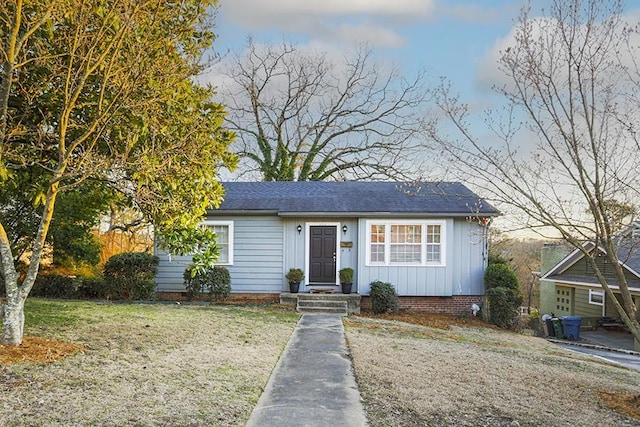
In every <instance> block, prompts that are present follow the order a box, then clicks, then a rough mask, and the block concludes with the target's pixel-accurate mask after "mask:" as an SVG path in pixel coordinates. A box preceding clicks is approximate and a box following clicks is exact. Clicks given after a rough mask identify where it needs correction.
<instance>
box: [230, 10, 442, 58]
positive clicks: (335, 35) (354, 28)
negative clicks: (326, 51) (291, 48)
mask: <svg viewBox="0 0 640 427" xmlns="http://www.w3.org/2000/svg"><path fill="white" fill-rule="evenodd" d="M221 8H222V13H223V14H224V15H225V17H226V18H227V19H228V20H229V21H230V22H232V23H233V24H234V25H238V26H242V27H244V28H246V29H247V31H248V32H252V31H259V30H278V31H281V32H296V33H299V34H301V35H303V36H306V37H308V38H312V39H317V40H320V41H331V42H339V43H349V44H358V43H367V44H369V45H370V46H373V47H385V48H389V47H399V46H402V45H403V44H404V43H405V40H404V38H403V37H402V36H401V35H400V34H399V33H398V32H397V31H396V28H395V27H394V25H393V24H392V23H401V22H415V21H416V20H419V19H425V18H427V17H429V16H430V15H431V14H432V13H433V9H434V0H394V1H389V0H307V1H301V0H272V1H269V2H267V1H255V0H228V2H222V4H221Z"/></svg>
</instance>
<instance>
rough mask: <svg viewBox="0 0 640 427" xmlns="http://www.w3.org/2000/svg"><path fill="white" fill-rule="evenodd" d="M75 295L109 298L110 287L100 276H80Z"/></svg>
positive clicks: (82, 297)
mask: <svg viewBox="0 0 640 427" xmlns="http://www.w3.org/2000/svg"><path fill="white" fill-rule="evenodd" d="M77 296H78V298H80V299H110V298H111V289H109V286H107V283H106V282H105V280H104V279H103V278H102V277H81V278H80V279H79V283H78V290H77Z"/></svg>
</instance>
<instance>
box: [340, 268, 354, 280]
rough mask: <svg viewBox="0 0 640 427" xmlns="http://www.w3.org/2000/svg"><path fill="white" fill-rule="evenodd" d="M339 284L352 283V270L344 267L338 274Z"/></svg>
mask: <svg viewBox="0 0 640 427" xmlns="http://www.w3.org/2000/svg"><path fill="white" fill-rule="evenodd" d="M338 275H339V276H340V283H353V268H350V267H345V268H343V269H341V270H340V271H339V272H338Z"/></svg>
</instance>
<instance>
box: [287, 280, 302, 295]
mask: <svg viewBox="0 0 640 427" xmlns="http://www.w3.org/2000/svg"><path fill="white" fill-rule="evenodd" d="M299 290H300V282H289V292H291V293H292V294H297V293H298V291H299Z"/></svg>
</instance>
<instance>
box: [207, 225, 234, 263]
mask: <svg viewBox="0 0 640 427" xmlns="http://www.w3.org/2000/svg"><path fill="white" fill-rule="evenodd" d="M204 226H205V227H208V228H209V229H210V230H211V231H213V232H214V233H216V238H217V240H216V242H217V244H218V250H219V256H218V262H217V263H216V264H221V265H232V264H233V221H205V222H204Z"/></svg>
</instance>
